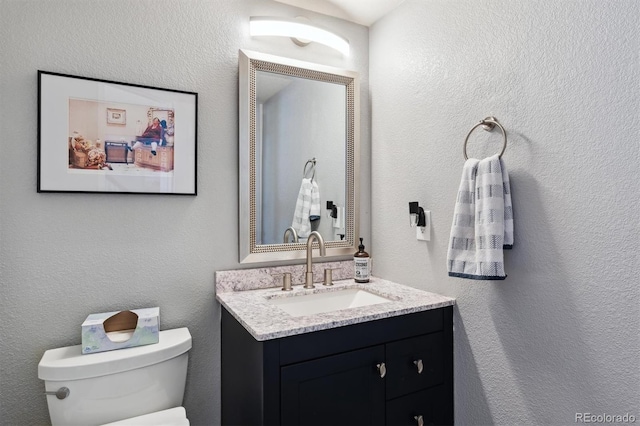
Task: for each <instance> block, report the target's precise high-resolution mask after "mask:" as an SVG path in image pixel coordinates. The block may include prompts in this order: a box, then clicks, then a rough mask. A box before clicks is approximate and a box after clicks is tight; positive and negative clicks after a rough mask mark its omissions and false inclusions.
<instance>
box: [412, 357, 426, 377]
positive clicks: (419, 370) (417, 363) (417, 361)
mask: <svg viewBox="0 0 640 426" xmlns="http://www.w3.org/2000/svg"><path fill="white" fill-rule="evenodd" d="M413 365H415V366H416V367H417V368H418V374H422V370H424V366H423V365H422V360H421V359H419V360H416V361H413Z"/></svg>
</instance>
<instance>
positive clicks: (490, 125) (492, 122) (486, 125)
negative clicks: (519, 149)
mask: <svg viewBox="0 0 640 426" xmlns="http://www.w3.org/2000/svg"><path fill="white" fill-rule="evenodd" d="M479 126H482V128H483V129H484V130H486V131H487V132H490V131H492V130H493V129H494V128H495V127H496V126H498V127H499V128H500V130H501V131H502V137H503V138H504V144H503V145H502V151H500V154H499V155H498V156H499V157H500V158H502V154H504V151H505V150H506V149H507V132H506V131H505V130H504V127H502V124H500V123H498V119H497V118H495V117H487V118H485V119H484V120H480V122H479V123H478V124H476V125H475V126H473V127H472V128H471V130H469V133H468V134H467V138H466V139H465V140H464V146H463V147H462V154H463V155H464V159H465V160H468V159H469V157H468V156H467V142H468V141H469V136H471V133H473V131H474V130H475V129H477V128H478V127H479Z"/></svg>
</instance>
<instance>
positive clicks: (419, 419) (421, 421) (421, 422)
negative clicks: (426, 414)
mask: <svg viewBox="0 0 640 426" xmlns="http://www.w3.org/2000/svg"><path fill="white" fill-rule="evenodd" d="M413 418H414V419H415V420H416V424H417V425H418V426H424V419H423V418H422V416H413Z"/></svg>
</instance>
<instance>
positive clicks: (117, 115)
mask: <svg viewBox="0 0 640 426" xmlns="http://www.w3.org/2000/svg"><path fill="white" fill-rule="evenodd" d="M107 124H122V125H125V124H127V110H126V109H116V108H107Z"/></svg>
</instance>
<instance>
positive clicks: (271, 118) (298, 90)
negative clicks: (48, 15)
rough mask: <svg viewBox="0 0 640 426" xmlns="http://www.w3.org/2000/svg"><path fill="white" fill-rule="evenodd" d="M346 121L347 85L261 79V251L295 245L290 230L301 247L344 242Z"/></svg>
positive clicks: (258, 128) (285, 78)
mask: <svg viewBox="0 0 640 426" xmlns="http://www.w3.org/2000/svg"><path fill="white" fill-rule="evenodd" d="M346 120H347V117H346V87H345V86H344V85H341V84H335V83H328V82H324V81H316V80H309V79H304V78H299V77H294V76H289V75H282V74H276V73H271V72H265V71H258V72H257V73H256V156H257V162H256V168H257V170H256V188H257V189H258V191H257V192H256V197H257V199H256V209H257V212H256V213H257V215H256V216H257V218H258V219H259V220H258V221H257V222H256V233H257V240H256V243H257V244H280V243H284V242H293V239H292V238H288V241H285V240H284V233H285V230H286V229H287V228H289V227H293V229H294V230H295V231H296V235H297V236H298V237H299V241H300V242H305V241H306V237H307V236H308V235H309V232H311V231H318V232H320V234H322V236H323V237H324V238H325V240H326V241H332V240H340V236H341V235H342V236H344V234H345V229H344V206H345V191H346V183H345V174H346V166H345V164H346ZM312 159H315V161H313V162H312ZM303 179H304V182H303ZM309 188H311V191H312V192H313V194H309V191H308V189H309ZM309 197H311V199H310V200H309V199H308V198H309ZM309 201H310V202H311V205H310V206H309ZM327 201H331V202H332V203H333V204H334V205H336V206H337V207H338V208H336V209H335V210H334V211H333V214H334V216H338V217H331V216H330V214H331V213H332V210H327V209H326V206H327ZM296 212H297V213H296ZM307 216H308V218H307Z"/></svg>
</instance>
